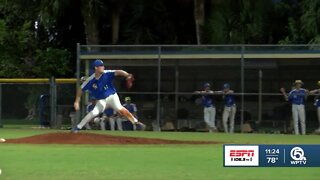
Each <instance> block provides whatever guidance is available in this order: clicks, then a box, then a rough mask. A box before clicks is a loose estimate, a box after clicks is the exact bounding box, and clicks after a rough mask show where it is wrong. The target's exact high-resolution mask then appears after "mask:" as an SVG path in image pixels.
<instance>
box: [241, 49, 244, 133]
mask: <svg viewBox="0 0 320 180" xmlns="http://www.w3.org/2000/svg"><path fill="white" fill-rule="evenodd" d="M243 123H244V45H242V46H241V124H240V129H241V133H242V132H243Z"/></svg>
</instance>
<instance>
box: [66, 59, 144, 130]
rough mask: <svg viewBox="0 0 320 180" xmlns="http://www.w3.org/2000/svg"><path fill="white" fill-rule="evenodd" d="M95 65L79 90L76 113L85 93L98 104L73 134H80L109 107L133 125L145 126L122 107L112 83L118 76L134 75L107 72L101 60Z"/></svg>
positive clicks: (118, 71) (117, 71) (95, 62)
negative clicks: (81, 130) (86, 125)
mask: <svg viewBox="0 0 320 180" xmlns="http://www.w3.org/2000/svg"><path fill="white" fill-rule="evenodd" d="M93 65H94V70H95V71H94V73H93V74H92V75H91V76H90V77H89V78H88V79H87V80H85V81H84V82H83V83H82V85H81V88H79V89H78V90H77V94H76V99H75V102H74V109H75V110H76V111H78V110H79V108H80V106H79V104H80V99H81V95H82V92H83V91H89V92H90V94H91V96H93V97H94V98H96V99H97V104H96V106H95V107H94V109H93V110H92V111H91V112H89V113H88V114H87V115H86V116H85V117H84V118H83V119H82V120H81V122H80V123H79V124H78V125H77V126H76V127H74V128H73V129H72V132H75V133H76V132H78V131H79V130H80V129H82V127H83V126H84V125H85V124H86V123H87V122H89V121H90V120H91V119H92V118H94V117H96V116H98V115H99V114H100V113H102V112H103V111H104V110H105V109H106V108H108V107H111V108H112V109H113V110H115V111H116V112H118V113H119V114H121V115H123V116H125V117H126V118H127V119H128V120H129V121H131V123H132V124H140V125H141V126H145V125H144V124H142V123H140V122H139V121H138V120H137V119H136V118H135V117H134V116H133V115H132V114H131V113H130V112H129V111H128V110H127V109H126V108H124V107H123V106H122V105H121V103H120V100H119V96H118V94H117V92H116V89H115V88H114V86H113V83H112V82H113V79H114V78H115V77H116V76H121V77H125V78H126V79H128V78H131V77H132V75H130V74H129V73H127V72H126V71H123V70H105V68H104V64H103V61H102V60H99V59H97V60H95V61H94V63H93Z"/></svg>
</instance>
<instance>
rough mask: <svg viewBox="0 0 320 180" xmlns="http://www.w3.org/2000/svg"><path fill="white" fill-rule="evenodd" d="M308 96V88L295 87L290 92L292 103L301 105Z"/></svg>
mask: <svg viewBox="0 0 320 180" xmlns="http://www.w3.org/2000/svg"><path fill="white" fill-rule="evenodd" d="M305 96H306V90H305V89H293V90H292V91H290V92H289V95H288V100H289V102H291V103H292V104H296V105H301V104H304V101H305Z"/></svg>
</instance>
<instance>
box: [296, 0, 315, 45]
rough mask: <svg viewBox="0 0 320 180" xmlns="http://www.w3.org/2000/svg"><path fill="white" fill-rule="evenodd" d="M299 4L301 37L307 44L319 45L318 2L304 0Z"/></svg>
mask: <svg viewBox="0 0 320 180" xmlns="http://www.w3.org/2000/svg"><path fill="white" fill-rule="evenodd" d="M301 4H302V16H301V17H300V23H301V32H302V33H301V35H302V36H303V37H304V39H305V40H306V41H307V43H314V44H317V43H320V1H318V0H304V1H302V2H301Z"/></svg>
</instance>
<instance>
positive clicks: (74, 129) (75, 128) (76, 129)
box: [71, 127, 80, 133]
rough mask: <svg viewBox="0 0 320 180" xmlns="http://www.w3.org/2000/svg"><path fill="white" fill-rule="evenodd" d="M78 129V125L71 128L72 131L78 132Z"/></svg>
mask: <svg viewBox="0 0 320 180" xmlns="http://www.w3.org/2000/svg"><path fill="white" fill-rule="evenodd" d="M79 131H80V129H79V128H78V127H74V128H72V129H71V132H72V133H78V132H79Z"/></svg>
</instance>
